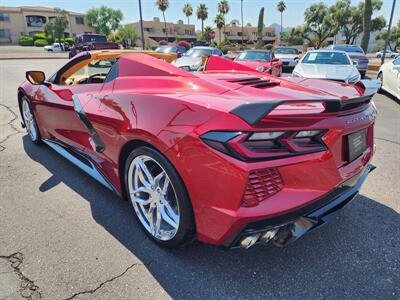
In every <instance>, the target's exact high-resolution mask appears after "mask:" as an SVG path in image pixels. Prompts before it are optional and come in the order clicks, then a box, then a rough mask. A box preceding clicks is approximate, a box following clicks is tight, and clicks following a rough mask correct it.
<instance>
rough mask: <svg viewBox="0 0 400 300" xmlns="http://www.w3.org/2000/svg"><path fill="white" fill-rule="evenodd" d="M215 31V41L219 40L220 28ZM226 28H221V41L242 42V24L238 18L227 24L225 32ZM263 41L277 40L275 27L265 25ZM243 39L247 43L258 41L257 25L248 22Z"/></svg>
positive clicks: (244, 28) (268, 42)
mask: <svg viewBox="0 0 400 300" xmlns="http://www.w3.org/2000/svg"><path fill="white" fill-rule="evenodd" d="M213 31H214V32H215V38H214V41H215V42H219V34H220V32H219V30H218V28H214V29H213ZM223 31H224V28H222V29H221V41H224V40H225V37H226V39H227V40H229V41H231V42H232V43H241V42H242V26H241V25H240V24H239V22H238V21H237V20H232V21H231V22H230V23H229V24H227V25H226V26H225V34H224V32H223ZM262 38H263V42H264V43H265V44H273V43H274V42H275V41H276V40H277V38H278V37H277V36H276V34H275V29H274V28H273V27H264V29H263V35H262ZM243 41H244V42H245V43H249V42H256V41H257V27H255V26H251V25H250V24H247V25H246V26H244V27H243Z"/></svg>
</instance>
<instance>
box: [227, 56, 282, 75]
mask: <svg viewBox="0 0 400 300" xmlns="http://www.w3.org/2000/svg"><path fill="white" fill-rule="evenodd" d="M234 61H235V62H237V63H239V64H241V65H244V66H247V67H249V68H252V69H255V70H257V71H259V72H264V73H268V74H271V75H275V76H281V74H282V61H281V60H280V59H279V58H275V56H274V53H273V52H271V51H267V50H246V51H243V52H241V53H239V55H238V56H236V58H235V60H234Z"/></svg>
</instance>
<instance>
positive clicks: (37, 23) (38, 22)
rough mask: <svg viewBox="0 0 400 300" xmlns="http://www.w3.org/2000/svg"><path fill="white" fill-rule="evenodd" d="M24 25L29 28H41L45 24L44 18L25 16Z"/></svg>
mask: <svg viewBox="0 0 400 300" xmlns="http://www.w3.org/2000/svg"><path fill="white" fill-rule="evenodd" d="M26 24H28V26H30V27H42V26H43V25H44V24H46V17H43V16H26Z"/></svg>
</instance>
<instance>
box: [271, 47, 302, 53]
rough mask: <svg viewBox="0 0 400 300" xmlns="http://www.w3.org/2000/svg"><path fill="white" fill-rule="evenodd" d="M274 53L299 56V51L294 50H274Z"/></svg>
mask: <svg viewBox="0 0 400 300" xmlns="http://www.w3.org/2000/svg"><path fill="white" fill-rule="evenodd" d="M274 52H275V53H277V54H299V51H298V50H297V49H294V48H276V49H275V50H274Z"/></svg>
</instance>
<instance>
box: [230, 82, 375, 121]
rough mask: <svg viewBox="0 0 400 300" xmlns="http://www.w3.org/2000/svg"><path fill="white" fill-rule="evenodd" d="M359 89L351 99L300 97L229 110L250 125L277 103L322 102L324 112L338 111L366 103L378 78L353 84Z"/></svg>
mask: <svg viewBox="0 0 400 300" xmlns="http://www.w3.org/2000/svg"><path fill="white" fill-rule="evenodd" d="M354 86H355V87H357V88H358V89H361V92H362V94H363V96H361V97H356V98H351V99H344V100H341V99H302V100H271V101H268V102H267V101H265V102H257V103H248V104H242V105H240V106H238V107H236V108H234V109H232V110H231V111H230V113H231V114H234V115H236V116H238V117H239V118H241V119H242V120H244V121H246V122H247V123H248V124H250V125H254V124H256V123H258V122H259V121H260V120H261V119H262V118H264V117H266V116H267V115H268V114H269V113H270V112H271V111H273V110H274V109H275V108H276V107H278V106H279V105H282V104H284V103H304V102H324V103H325V112H339V111H343V110H348V109H352V108H355V107H357V106H361V105H364V104H367V103H369V102H370V101H371V99H372V97H373V96H374V95H375V93H376V92H377V91H378V90H379V89H380V87H381V83H380V82H379V80H360V81H358V82H357V83H355V84H354Z"/></svg>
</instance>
